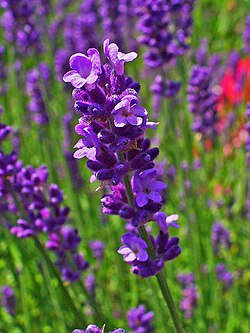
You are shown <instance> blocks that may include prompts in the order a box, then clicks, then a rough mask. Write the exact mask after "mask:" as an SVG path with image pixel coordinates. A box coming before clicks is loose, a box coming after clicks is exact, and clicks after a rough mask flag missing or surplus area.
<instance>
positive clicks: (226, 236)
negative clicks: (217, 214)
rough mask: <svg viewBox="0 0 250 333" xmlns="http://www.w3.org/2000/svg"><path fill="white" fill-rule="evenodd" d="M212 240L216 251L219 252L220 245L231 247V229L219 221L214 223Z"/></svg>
mask: <svg viewBox="0 0 250 333" xmlns="http://www.w3.org/2000/svg"><path fill="white" fill-rule="evenodd" d="M211 240H212V244H213V249H214V252H215V253H218V251H219V249H220V247H221V246H222V245H223V246H224V247H225V248H227V249H229V248H230V231H228V230H227V229H226V228H224V227H223V225H222V224H221V223H219V222H216V223H214V225H213V228H212V235H211Z"/></svg>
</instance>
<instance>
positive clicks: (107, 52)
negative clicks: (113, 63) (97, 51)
mask: <svg viewBox="0 0 250 333" xmlns="http://www.w3.org/2000/svg"><path fill="white" fill-rule="evenodd" d="M109 42H110V39H109V38H107V39H105V41H104V42H103V52H104V54H105V55H106V57H107V58H109V49H108V47H109Z"/></svg>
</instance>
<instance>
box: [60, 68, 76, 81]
mask: <svg viewBox="0 0 250 333" xmlns="http://www.w3.org/2000/svg"><path fill="white" fill-rule="evenodd" d="M76 75H78V76H80V75H79V73H78V72H77V71H74V70H73V71H69V72H67V73H66V74H64V75H63V81H64V82H71V80H72V78H74V77H75V76H76Z"/></svg>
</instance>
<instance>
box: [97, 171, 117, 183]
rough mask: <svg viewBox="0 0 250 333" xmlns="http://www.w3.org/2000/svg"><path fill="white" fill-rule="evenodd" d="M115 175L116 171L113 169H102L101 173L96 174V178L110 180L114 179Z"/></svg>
mask: <svg viewBox="0 0 250 333" xmlns="http://www.w3.org/2000/svg"><path fill="white" fill-rule="evenodd" d="M113 175H114V171H113V170H112V169H101V170H99V171H97V173H96V178H97V179H98V180H101V181H103V180H109V179H111V178H112V177H113Z"/></svg>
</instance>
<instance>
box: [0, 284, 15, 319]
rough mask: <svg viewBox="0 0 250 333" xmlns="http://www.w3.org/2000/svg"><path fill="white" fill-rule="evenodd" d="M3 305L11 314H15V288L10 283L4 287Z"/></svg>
mask: <svg viewBox="0 0 250 333" xmlns="http://www.w3.org/2000/svg"><path fill="white" fill-rule="evenodd" d="M2 305H3V307H4V308H5V310H6V311H7V312H8V313H9V314H10V315H11V316H14V314H15V307H16V299H15V295H14V290H13V289H12V288H11V287H10V286H8V285H6V286H3V287H2Z"/></svg>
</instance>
